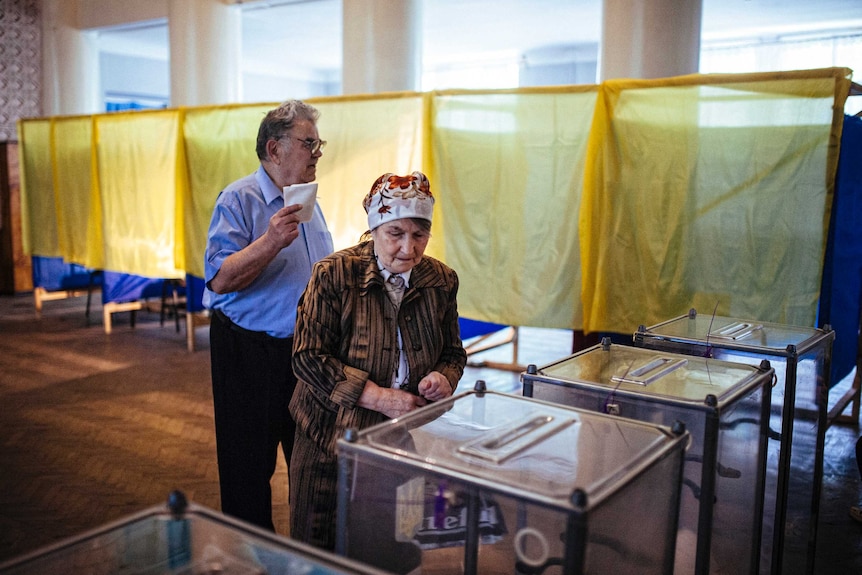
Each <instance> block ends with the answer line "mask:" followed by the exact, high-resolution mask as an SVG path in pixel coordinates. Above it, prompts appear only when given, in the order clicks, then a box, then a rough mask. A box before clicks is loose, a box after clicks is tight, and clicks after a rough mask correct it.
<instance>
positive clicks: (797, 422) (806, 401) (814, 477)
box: [634, 309, 835, 575]
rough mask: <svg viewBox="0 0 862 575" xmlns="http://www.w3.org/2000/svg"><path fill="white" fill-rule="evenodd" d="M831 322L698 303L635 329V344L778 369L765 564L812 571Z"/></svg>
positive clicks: (770, 568) (784, 570)
mask: <svg viewBox="0 0 862 575" xmlns="http://www.w3.org/2000/svg"><path fill="white" fill-rule="evenodd" d="M834 340H835V332H834V331H832V330H831V329H829V328H827V329H817V328H810V327H796V326H789V325H782V324H775V323H768V322H760V321H751V320H740V319H736V318H729V317H720V316H712V315H709V314H706V315H701V314H698V313H697V311H696V310H694V309H692V310H691V311H690V312H689V313H688V314H687V315H684V316H680V317H677V318H674V319H671V320H668V321H666V322H663V323H659V324H657V325H654V326H651V327H643V326H641V327H640V328H639V329H638V331H637V332H636V333H635V334H634V342H635V345H637V346H642V347H645V348H650V349H663V350H669V351H674V352H677V353H683V354H690V355H699V356H707V357H712V358H715V359H722V360H726V361H734V362H740V363H748V364H757V363H759V362H760V361H761V360H763V359H767V360H769V362H770V363H771V364H772V367H773V368H774V369H775V373H776V378H777V379H776V384H775V387H774V388H773V390H772V409H771V415H770V423H769V427H770V435H769V437H770V439H769V445H768V451H767V467H766V491H765V503H764V512H763V517H764V524H763V542H762V546H761V564H760V572H761V573H762V574H766V573H772V574H773V575H778V574H796V573H813V572H814V560H815V545H816V539H817V521H818V516H819V510H820V493H821V486H822V481H823V451H824V448H825V441H826V428H827V426H828V425H827V415H828V395H829V387H830V382H829V378H830V373H831V369H832V342H833V341H834Z"/></svg>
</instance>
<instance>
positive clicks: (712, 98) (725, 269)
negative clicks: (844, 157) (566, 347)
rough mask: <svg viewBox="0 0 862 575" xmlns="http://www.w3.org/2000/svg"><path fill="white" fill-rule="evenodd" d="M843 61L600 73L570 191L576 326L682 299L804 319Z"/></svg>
mask: <svg viewBox="0 0 862 575" xmlns="http://www.w3.org/2000/svg"><path fill="white" fill-rule="evenodd" d="M849 73H850V71H849V70H846V69H826V70H813V71H803V72H798V73H776V74H752V75H732V76H697V75H696V76H688V77H681V78H671V79H665V80H654V81H626V80H620V81H610V82H606V83H604V84H602V86H601V93H600V96H599V99H598V102H597V106H596V114H595V119H594V123H593V127H592V130H591V132H590V145H589V152H588V161H587V170H586V172H585V183H584V198H583V202H582V203H581V218H580V238H581V261H582V272H583V302H584V308H585V321H584V328H585V330H586V331H612V332H621V333H631V332H633V331H634V330H636V329H637V327H638V325H640V324H645V325H650V324H653V323H656V322H658V321H661V320H664V319H669V318H671V317H674V316H676V315H680V314H683V313H685V312H686V311H687V310H688V309H689V308H691V307H695V308H697V309H699V310H700V311H701V312H704V311H705V312H708V313H711V312H712V311H713V309H717V312H718V313H719V314H723V315H730V316H732V317H743V318H756V319H760V320H763V321H776V322H780V323H788V324H798V325H813V322H814V319H815V317H814V316H815V312H816V306H817V300H818V297H819V288H820V272H821V269H822V262H823V253H824V249H825V240H826V230H827V226H826V225H825V224H826V223H827V222H828V217H829V210H830V206H831V192H832V189H831V185H832V184H831V183H832V182H833V181H834V176H835V170H834V168H835V165H836V158H837V156H836V154H837V147H836V146H834V142H836V141H837V138H839V137H840V130H841V114H840V110H842V109H843V98H844V97H846V94H847V93H848V89H849ZM842 95H843V97H842ZM833 106H837V110H839V113H838V114H833Z"/></svg>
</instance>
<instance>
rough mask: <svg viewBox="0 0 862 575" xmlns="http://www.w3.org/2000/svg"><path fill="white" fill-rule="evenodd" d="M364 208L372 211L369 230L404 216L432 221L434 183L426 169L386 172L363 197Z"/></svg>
mask: <svg viewBox="0 0 862 575" xmlns="http://www.w3.org/2000/svg"><path fill="white" fill-rule="evenodd" d="M362 207H364V208H365V212H366V213H367V214H368V229H369V230H373V229H375V228H377V227H378V226H380V225H381V224H385V223H386V222H391V221H393V220H400V219H402V218H422V219H425V220H428V221H429V222H430V221H431V214H432V212H433V211H434V197H433V196H432V195H431V184H430V183H429V182H428V178H427V177H425V174H423V173H422V172H413V173H412V174H410V175H409V176H396V175H395V174H383V175H382V176H380V177H379V178H377V180H376V181H375V182H374V184H373V185H372V186H371V191H369V192H368V195H366V196H365V199H364V200H362Z"/></svg>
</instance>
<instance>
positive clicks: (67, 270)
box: [32, 256, 101, 291]
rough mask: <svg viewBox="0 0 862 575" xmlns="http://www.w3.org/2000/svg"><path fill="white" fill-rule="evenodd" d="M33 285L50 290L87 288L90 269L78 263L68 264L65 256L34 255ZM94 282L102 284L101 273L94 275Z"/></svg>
mask: <svg viewBox="0 0 862 575" xmlns="http://www.w3.org/2000/svg"><path fill="white" fill-rule="evenodd" d="M32 265H33V286H34V287H41V288H45V289H46V290H48V291H59V290H73V289H87V287H88V286H89V284H90V270H89V269H87V268H85V267H84V266H79V265H78V264H68V263H66V262H65V261H63V258H45V257H39V256H33V257H32ZM93 284H94V285H99V284H101V277H100V276H99V275H94V276H93Z"/></svg>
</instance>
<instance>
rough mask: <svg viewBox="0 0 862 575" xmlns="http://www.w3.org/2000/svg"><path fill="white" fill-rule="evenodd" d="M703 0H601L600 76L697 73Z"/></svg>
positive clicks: (650, 76) (606, 77)
mask: <svg viewBox="0 0 862 575" xmlns="http://www.w3.org/2000/svg"><path fill="white" fill-rule="evenodd" d="M702 13H703V0H603V10H602V42H601V49H600V52H599V70H600V78H599V80H600V81H601V80H610V79H613V78H666V77H670V76H681V75H684V74H694V73H697V71H698V67H699V63H700V28H701V15H702Z"/></svg>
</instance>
